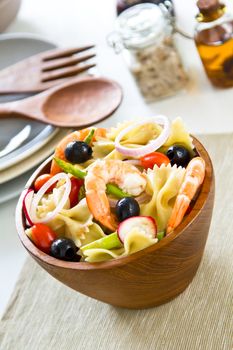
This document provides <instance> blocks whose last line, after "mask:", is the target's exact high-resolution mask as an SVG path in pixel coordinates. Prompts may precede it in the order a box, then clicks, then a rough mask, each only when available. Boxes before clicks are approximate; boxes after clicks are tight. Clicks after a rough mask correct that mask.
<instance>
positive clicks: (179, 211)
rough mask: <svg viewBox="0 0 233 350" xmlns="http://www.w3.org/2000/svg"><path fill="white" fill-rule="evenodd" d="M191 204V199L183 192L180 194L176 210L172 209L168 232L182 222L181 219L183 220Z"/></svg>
mask: <svg viewBox="0 0 233 350" xmlns="http://www.w3.org/2000/svg"><path fill="white" fill-rule="evenodd" d="M189 204H190V199H189V198H188V197H187V196H186V195H184V194H181V195H180V196H178V197H177V201H176V204H175V207H174V210H173V211H172V215H171V217H170V219H169V222H168V225H167V234H169V233H170V232H172V231H173V230H174V228H175V227H177V226H178V225H179V224H180V223H181V221H182V220H183V217H184V214H185V213H186V211H187V209H188V207H189Z"/></svg>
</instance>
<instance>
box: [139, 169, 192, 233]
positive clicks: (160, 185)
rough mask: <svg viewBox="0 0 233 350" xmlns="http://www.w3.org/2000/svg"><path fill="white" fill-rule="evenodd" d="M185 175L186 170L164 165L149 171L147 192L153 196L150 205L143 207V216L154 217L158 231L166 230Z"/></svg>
mask: <svg viewBox="0 0 233 350" xmlns="http://www.w3.org/2000/svg"><path fill="white" fill-rule="evenodd" d="M184 174H185V168H182V167H178V168H177V166H176V165H174V166H171V165H170V164H169V165H167V166H165V165H164V164H163V165H162V166H161V167H160V168H159V167H158V166H157V165H155V166H154V169H153V170H151V169H148V171H147V174H146V177H147V188H146V191H147V193H148V194H150V195H151V200H150V202H149V203H146V204H142V205H141V215H145V216H152V217H153V218H154V219H155V220H156V222H157V225H158V230H159V231H163V230H165V228H166V226H167V223H168V219H169V217H170V216H171V212H172V209H173V206H174V203H175V199H176V196H177V194H178V192H179V189H180V186H181V184H182V181H183V178H184Z"/></svg>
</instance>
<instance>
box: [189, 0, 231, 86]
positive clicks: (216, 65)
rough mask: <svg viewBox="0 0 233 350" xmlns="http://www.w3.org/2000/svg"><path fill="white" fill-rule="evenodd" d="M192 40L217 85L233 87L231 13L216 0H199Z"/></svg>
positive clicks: (212, 81)
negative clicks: (196, 22)
mask: <svg viewBox="0 0 233 350" xmlns="http://www.w3.org/2000/svg"><path fill="white" fill-rule="evenodd" d="M197 6H198V8H199V11H200V12H199V14H198V15H197V17H196V18H197V21H198V24H197V26H196V30H195V43H196V46H197V49H198V52H199V55H200V57H201V60H202V63H203V66H204V68H205V71H206V74H207V76H208V78H209V80H210V81H211V83H212V84H213V85H215V86H217V87H221V88H225V87H231V86H233V16H232V15H231V14H229V13H228V12H227V9H226V6H225V5H224V4H222V3H220V2H219V0H199V1H198V2H197Z"/></svg>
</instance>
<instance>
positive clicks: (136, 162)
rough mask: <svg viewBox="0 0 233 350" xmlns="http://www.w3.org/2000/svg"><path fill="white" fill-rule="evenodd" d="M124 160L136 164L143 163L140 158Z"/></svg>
mask: <svg viewBox="0 0 233 350" xmlns="http://www.w3.org/2000/svg"><path fill="white" fill-rule="evenodd" d="M124 162H125V163H129V164H132V165H135V166H139V165H141V162H140V160H139V159H127V160H124Z"/></svg>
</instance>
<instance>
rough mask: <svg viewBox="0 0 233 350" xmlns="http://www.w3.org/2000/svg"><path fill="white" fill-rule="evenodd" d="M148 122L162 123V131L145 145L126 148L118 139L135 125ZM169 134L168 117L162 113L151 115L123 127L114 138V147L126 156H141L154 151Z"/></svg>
mask: <svg viewBox="0 0 233 350" xmlns="http://www.w3.org/2000/svg"><path fill="white" fill-rule="evenodd" d="M148 123H155V124H160V125H163V131H162V132H161V134H160V135H159V136H158V137H157V138H156V139H155V140H151V141H150V142H149V143H148V144H147V145H145V146H140V147H138V148H128V147H125V146H122V145H121V144H120V141H121V139H122V138H123V137H124V136H125V134H127V133H128V132H129V131H131V130H132V129H134V128H135V127H137V126H140V125H144V124H148ZM169 135H170V122H169V120H168V118H167V117H165V116H163V115H158V116H156V117H152V118H149V119H146V120H144V121H141V122H138V123H134V124H133V125H130V126H128V127H127V128H125V129H123V130H122V131H121V132H120V133H119V135H118V136H117V137H116V139H115V148H116V150H117V151H118V152H119V153H121V154H124V155H126V156H131V157H143V156H144V155H146V154H148V153H151V152H154V151H156V150H157V149H158V148H159V147H161V146H162V145H163V144H164V143H165V142H166V140H167V139H168V137H169Z"/></svg>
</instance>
